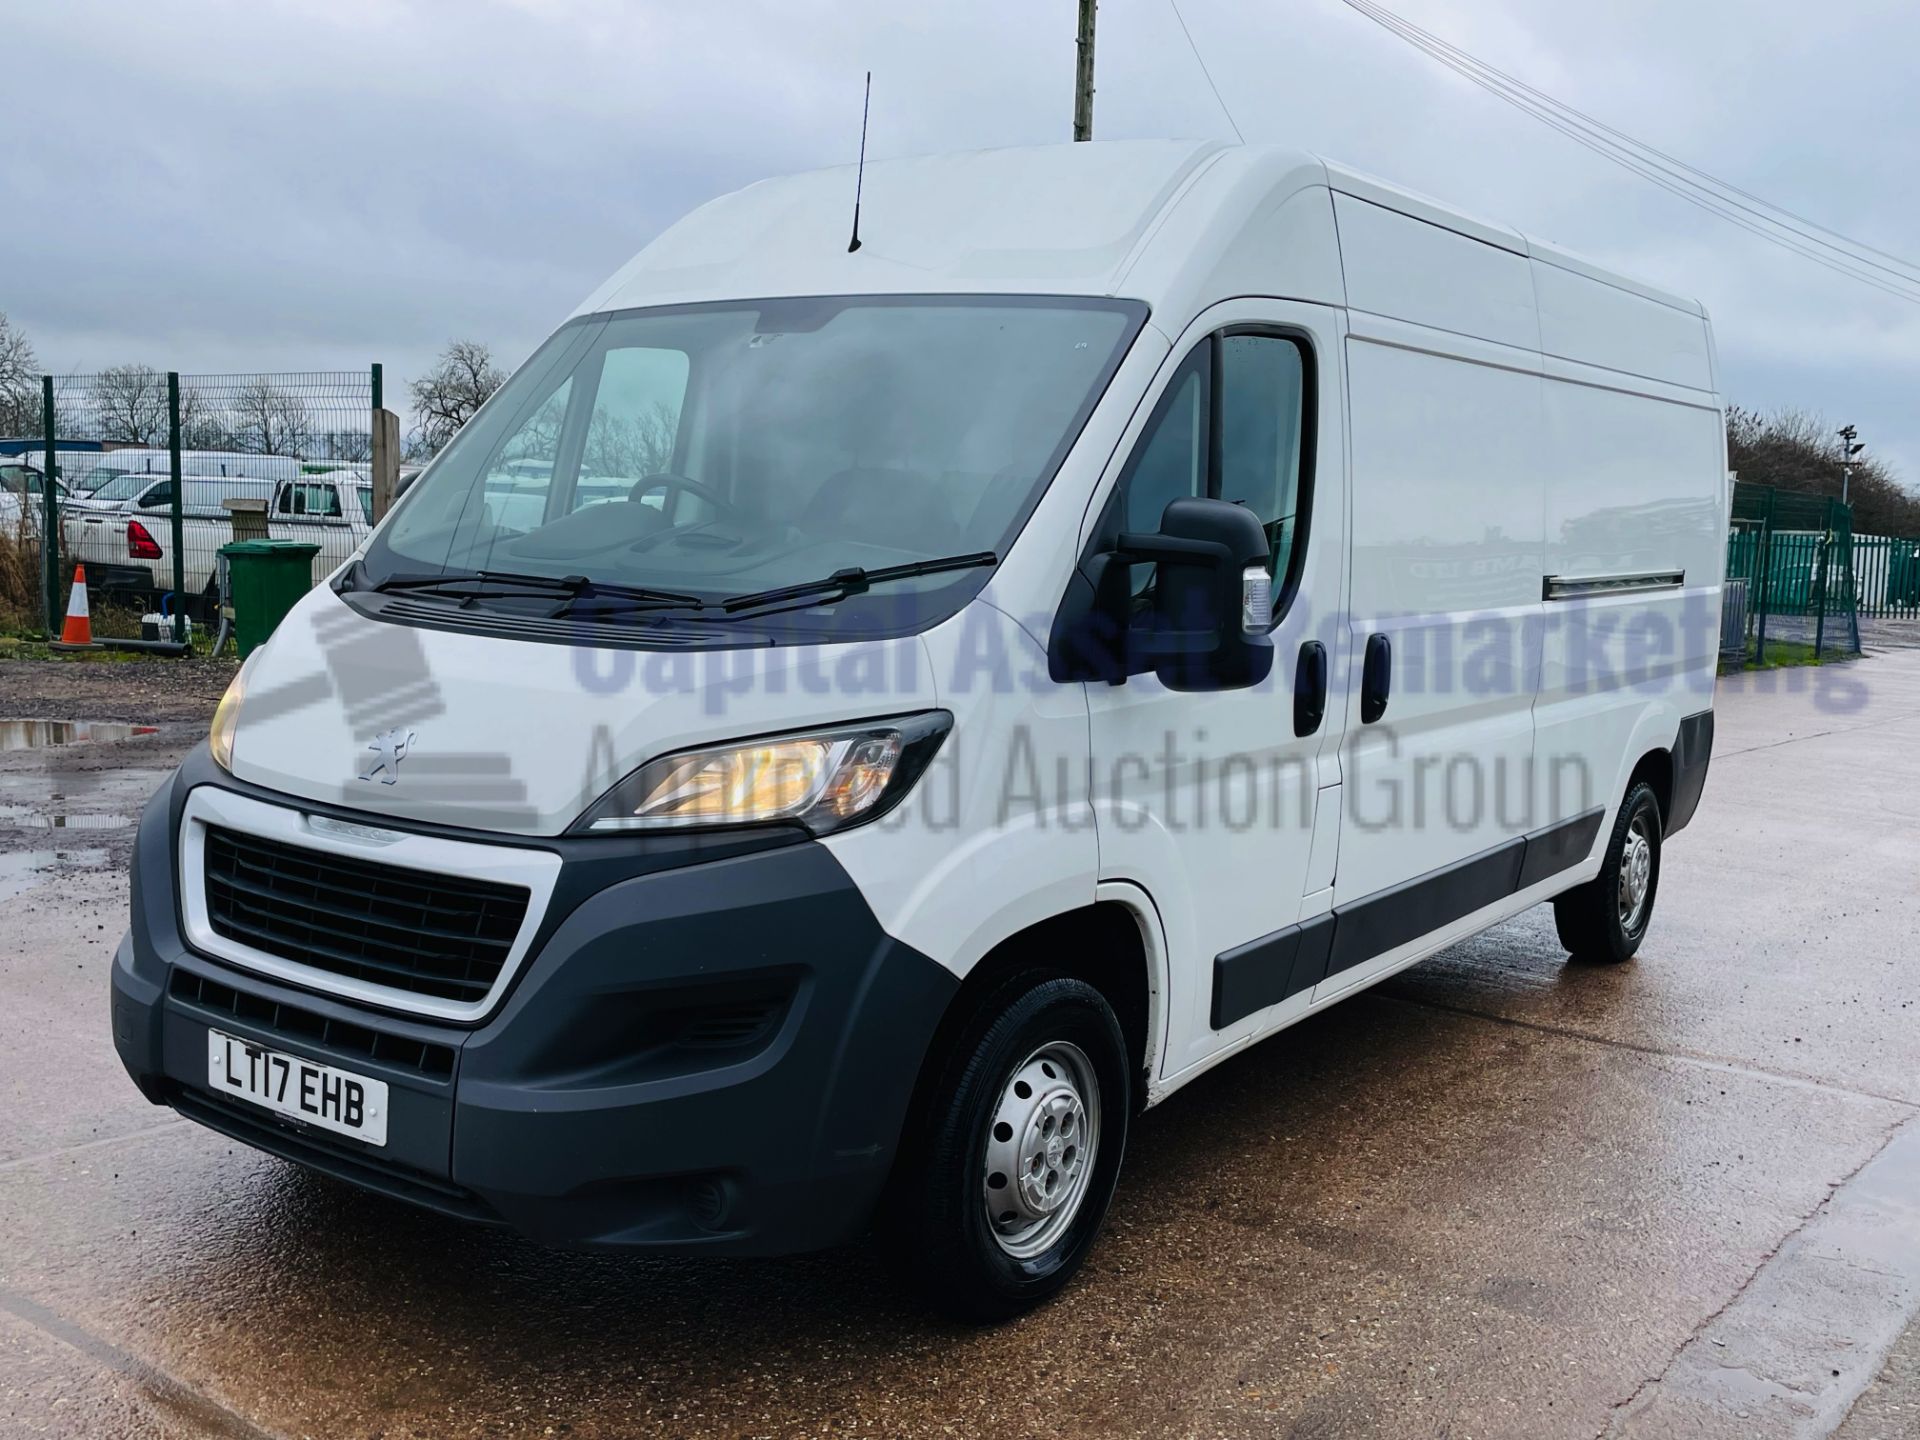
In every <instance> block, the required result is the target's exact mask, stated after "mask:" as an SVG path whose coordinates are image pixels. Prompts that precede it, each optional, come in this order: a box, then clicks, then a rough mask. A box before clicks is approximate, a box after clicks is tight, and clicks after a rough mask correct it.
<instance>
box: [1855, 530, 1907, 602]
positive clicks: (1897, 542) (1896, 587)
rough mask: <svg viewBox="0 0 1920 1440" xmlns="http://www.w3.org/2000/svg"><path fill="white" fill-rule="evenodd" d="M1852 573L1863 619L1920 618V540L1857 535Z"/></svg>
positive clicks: (1894, 536)
mask: <svg viewBox="0 0 1920 1440" xmlns="http://www.w3.org/2000/svg"><path fill="white" fill-rule="evenodd" d="M1853 569H1854V575H1855V578H1856V580H1857V582H1858V584H1859V589H1860V614H1861V615H1863V616H1865V617H1868V618H1870V619H1875V620H1891V619H1899V620H1912V619H1916V618H1920V540H1913V539H1908V538H1906V537H1904V536H1896V535H1856V536H1854V537H1853Z"/></svg>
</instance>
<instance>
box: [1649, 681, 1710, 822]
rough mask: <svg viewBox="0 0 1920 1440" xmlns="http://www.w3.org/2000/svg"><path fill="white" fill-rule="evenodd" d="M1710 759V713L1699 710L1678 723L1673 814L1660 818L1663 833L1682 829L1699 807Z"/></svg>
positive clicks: (1674, 748) (1705, 785)
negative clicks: (1662, 823)
mask: <svg viewBox="0 0 1920 1440" xmlns="http://www.w3.org/2000/svg"><path fill="white" fill-rule="evenodd" d="M1712 758H1713V711H1711V710H1702V711H1701V712H1700V713H1699V714H1698V715H1689V716H1687V718H1686V719H1684V720H1682V721H1681V722H1680V734H1679V736H1678V737H1677V738H1676V739H1675V740H1674V742H1673V805H1672V807H1671V808H1672V810H1673V813H1672V814H1671V815H1666V816H1662V817H1661V818H1662V820H1663V822H1664V833H1666V834H1668V835H1671V834H1673V832H1674V831H1676V830H1679V829H1683V828H1684V827H1685V826H1686V823H1687V822H1688V821H1689V820H1691V819H1693V812H1694V811H1695V810H1697V809H1699V808H1700V792H1701V791H1703V790H1705V789H1706V788H1707V762H1708V761H1710V760H1711V759H1712Z"/></svg>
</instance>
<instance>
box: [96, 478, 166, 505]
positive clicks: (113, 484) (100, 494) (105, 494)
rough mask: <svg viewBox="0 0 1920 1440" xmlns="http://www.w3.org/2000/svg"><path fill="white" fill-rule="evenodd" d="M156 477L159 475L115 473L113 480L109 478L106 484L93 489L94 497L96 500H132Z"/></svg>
mask: <svg viewBox="0 0 1920 1440" xmlns="http://www.w3.org/2000/svg"><path fill="white" fill-rule="evenodd" d="M95 473H96V474H98V473H99V472H97V471H96V472H95ZM156 478H157V477H155V476H152V475H140V474H131V475H129V474H120V475H115V476H114V477H113V478H112V479H111V480H108V481H107V482H106V483H105V484H103V485H100V486H99V487H97V488H96V489H95V490H94V491H93V498H94V499H95V500H131V499H132V498H133V497H134V496H135V495H138V494H139V493H140V492H141V491H142V490H144V489H146V488H147V486H149V485H151V484H153V482H154V480H155V479H156Z"/></svg>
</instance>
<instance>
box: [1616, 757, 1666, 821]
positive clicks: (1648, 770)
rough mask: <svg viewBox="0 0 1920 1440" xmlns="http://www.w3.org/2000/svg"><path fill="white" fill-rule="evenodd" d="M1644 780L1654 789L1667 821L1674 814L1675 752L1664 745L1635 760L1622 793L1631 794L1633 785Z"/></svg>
mask: <svg viewBox="0 0 1920 1440" xmlns="http://www.w3.org/2000/svg"><path fill="white" fill-rule="evenodd" d="M1642 781H1645V782H1646V784H1647V786H1648V787H1649V788H1650V789H1651V790H1652V791H1653V798H1654V799H1655V800H1656V801H1657V802H1658V803H1659V806H1660V820H1661V823H1662V824H1664V823H1666V821H1667V820H1668V819H1669V818H1671V816H1672V815H1673V752H1672V751H1671V750H1669V749H1667V748H1666V747H1664V746H1662V747H1661V748H1659V749H1655V750H1649V751H1647V753H1646V754H1644V755H1642V756H1641V757H1640V758H1639V759H1638V760H1636V761H1634V762H1633V769H1632V770H1631V771H1629V772H1628V774H1627V783H1626V785H1625V786H1624V787H1623V788H1622V790H1621V792H1620V793H1621V795H1623V796H1625V795H1628V794H1631V793H1632V791H1633V787H1634V786H1635V785H1638V784H1639V783H1641V782H1642Z"/></svg>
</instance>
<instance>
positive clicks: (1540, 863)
mask: <svg viewBox="0 0 1920 1440" xmlns="http://www.w3.org/2000/svg"><path fill="white" fill-rule="evenodd" d="M1606 818H1607V811H1606V807H1605V806H1602V805H1596V806H1595V807H1594V808H1593V809H1591V810H1589V811H1587V812H1586V814H1584V815H1576V816H1574V817H1573V819H1571V820H1562V821H1561V822H1560V823H1559V824H1558V825H1549V826H1548V827H1547V828H1546V829H1544V830H1536V831H1534V832H1533V834H1531V835H1529V836H1527V858H1526V860H1525V861H1524V862H1522V864H1521V866H1520V888H1521V889H1522V890H1524V889H1526V888H1527V887H1528V886H1529V885H1538V884H1539V883H1540V882H1541V881H1542V880H1545V879H1546V878H1547V877H1548V876H1550V875H1558V874H1559V873H1560V872H1561V871H1562V870H1567V869H1570V868H1572V867H1573V866H1575V865H1578V864H1579V863H1580V862H1581V861H1582V860H1584V859H1586V858H1587V856H1589V855H1591V854H1592V853H1593V842H1594V841H1595V840H1597V839H1599V837H1600V822H1601V821H1602V820H1604V819H1606Z"/></svg>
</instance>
